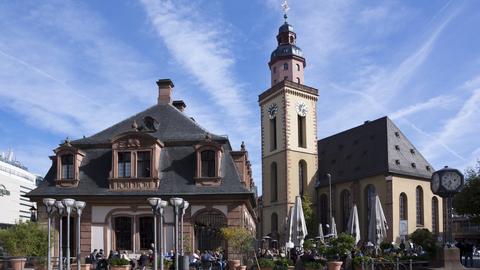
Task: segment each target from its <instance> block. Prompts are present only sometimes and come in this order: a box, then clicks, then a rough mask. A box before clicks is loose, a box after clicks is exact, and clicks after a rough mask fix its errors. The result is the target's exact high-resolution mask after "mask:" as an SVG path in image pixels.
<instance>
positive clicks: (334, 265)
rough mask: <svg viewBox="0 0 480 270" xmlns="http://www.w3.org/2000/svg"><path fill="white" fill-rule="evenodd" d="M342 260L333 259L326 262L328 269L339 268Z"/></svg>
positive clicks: (338, 269) (337, 269)
mask: <svg viewBox="0 0 480 270" xmlns="http://www.w3.org/2000/svg"><path fill="white" fill-rule="evenodd" d="M342 264H343V262H341V261H333V262H327V265H328V270H340V269H341V268H342Z"/></svg>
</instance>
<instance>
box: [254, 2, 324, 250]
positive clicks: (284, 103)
mask: <svg viewBox="0 0 480 270" xmlns="http://www.w3.org/2000/svg"><path fill="white" fill-rule="evenodd" d="M284 8H285V7H284ZM285 11H286V9H285ZM284 17H285V23H284V24H283V25H281V26H280V28H279V30H278V35H277V43H278V46H277V48H276V49H275V50H274V51H273V52H272V54H271V57H270V62H269V63H268V66H269V67H270V74H271V87H270V88H269V89H267V90H266V91H264V92H263V93H262V94H260V96H259V99H258V102H259V105H260V109H261V132H262V189H263V192H262V193H263V208H262V214H261V216H262V222H261V224H262V228H261V232H262V234H263V235H269V236H270V237H271V238H272V239H275V240H278V241H279V242H280V243H283V242H285V234H284V232H285V231H284V226H286V217H287V216H288V212H289V209H290V207H292V206H293V205H294V204H295V197H296V196H298V195H300V196H309V197H310V199H311V200H312V202H314V201H315V198H314V191H315V187H314V185H315V182H316V181H315V180H316V173H317V168H318V158H317V125H316V123H317V108H316V106H317V98H318V90H317V89H315V88H312V87H309V86H306V85H305V81H304V69H305V66H306V61H305V58H304V57H303V54H302V50H301V49H300V48H299V47H297V45H296V43H297V35H296V34H295V32H294V31H293V27H292V25H290V24H288V22H287V15H286V13H285V16H284Z"/></svg>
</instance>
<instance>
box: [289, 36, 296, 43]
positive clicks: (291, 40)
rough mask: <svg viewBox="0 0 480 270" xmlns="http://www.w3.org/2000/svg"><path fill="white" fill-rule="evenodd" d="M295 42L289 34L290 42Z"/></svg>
mask: <svg viewBox="0 0 480 270" xmlns="http://www.w3.org/2000/svg"><path fill="white" fill-rule="evenodd" d="M294 42H295V39H294V38H293V36H290V43H291V44H293V43H294Z"/></svg>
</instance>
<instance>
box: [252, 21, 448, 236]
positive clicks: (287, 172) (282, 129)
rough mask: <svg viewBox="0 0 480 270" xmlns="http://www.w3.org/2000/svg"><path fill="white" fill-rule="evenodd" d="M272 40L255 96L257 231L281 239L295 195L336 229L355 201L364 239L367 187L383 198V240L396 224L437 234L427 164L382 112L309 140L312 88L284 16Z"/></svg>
mask: <svg viewBox="0 0 480 270" xmlns="http://www.w3.org/2000/svg"><path fill="white" fill-rule="evenodd" d="M285 18H286V16H285ZM277 43H278V45H277V48H276V49H275V50H274V51H273V52H272V54H271V57H270V62H269V63H268V66H269V68H270V74H271V87H270V88H269V89H267V90H266V91H264V92H263V93H261V94H260V95H259V99H258V102H259V105H260V111H261V116H260V117H261V141H262V190H263V195H262V197H261V200H260V203H261V210H260V211H259V212H260V219H261V226H260V228H259V230H260V231H259V235H261V236H269V237H270V238H271V239H273V240H277V241H279V242H280V243H284V242H285V239H286V237H287V235H286V233H287V232H286V229H285V228H286V225H287V223H286V222H287V219H286V217H287V216H288V214H287V213H288V212H289V209H290V208H291V207H292V206H293V205H294V202H295V197H296V196H302V197H305V196H308V197H309V198H310V199H311V201H312V202H313V207H314V208H315V213H316V217H317V222H318V223H322V224H323V225H326V224H327V223H330V221H329V220H330V218H329V217H330V215H332V216H333V217H334V218H335V220H336V224H337V231H338V232H342V231H344V230H345V228H346V222H347V220H348V215H349V214H350V210H351V208H352V206H353V204H356V205H357V207H358V209H359V219H360V223H361V234H362V239H367V231H368V230H367V224H368V219H369V218H368V217H369V215H368V214H369V213H370V207H371V205H370V200H369V199H370V198H371V197H372V196H373V195H374V194H378V195H379V197H380V200H381V203H382V205H383V209H384V212H385V215H386V218H387V223H388V226H389V230H388V240H389V241H397V242H398V241H400V227H402V235H405V234H410V233H412V232H413V231H415V229H417V228H427V229H429V230H430V231H433V232H434V233H439V232H440V231H441V228H440V224H442V222H443V221H442V213H443V211H442V207H443V205H442V199H441V198H440V197H438V196H436V195H433V193H432V192H431V190H430V177H431V175H432V173H433V171H434V169H433V168H432V166H431V165H430V164H429V163H428V162H427V161H426V160H425V158H424V157H423V156H422V155H421V154H420V152H419V151H418V150H417V149H416V148H415V147H414V146H413V144H412V143H411V142H410V141H409V140H408V139H407V138H406V137H405V136H404V134H403V133H402V132H401V131H400V130H399V129H398V127H397V126H395V124H394V123H393V122H392V121H391V120H390V119H389V118H388V117H383V118H380V119H377V120H375V121H371V122H369V121H367V122H365V124H363V125H361V126H359V127H355V128H352V129H350V130H347V131H344V132H341V133H338V134H335V135H332V136H330V137H328V138H325V139H322V140H318V141H317V99H318V90H317V89H315V88H313V87H310V86H307V85H306V84H305V80H304V69H305V68H306V59H305V57H304V56H303V54H302V50H301V49H300V48H299V47H298V46H297V35H296V34H295V32H294V31H293V27H292V25H290V24H289V23H288V22H287V21H286V19H285V23H284V24H283V25H281V26H280V28H279V31H278V35H277ZM323 117H328V116H326V115H325V116H323ZM319 128H322V127H319ZM327 174H330V175H331V184H332V194H331V197H332V198H331V200H330V198H329V196H330V190H329V183H328V180H327V178H326V177H325V176H326V175H327ZM330 201H331V203H332V213H329V209H330V206H329V202H330ZM427 217H428V218H427ZM430 217H431V218H430ZM325 231H326V232H328V230H327V229H326V228H325ZM317 233H318V232H316V231H315V232H309V236H311V237H315V236H316V235H317Z"/></svg>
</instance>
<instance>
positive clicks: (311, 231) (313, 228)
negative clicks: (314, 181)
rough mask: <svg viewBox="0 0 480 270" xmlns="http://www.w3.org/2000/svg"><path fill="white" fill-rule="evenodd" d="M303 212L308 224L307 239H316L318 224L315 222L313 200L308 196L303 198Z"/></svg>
mask: <svg viewBox="0 0 480 270" xmlns="http://www.w3.org/2000/svg"><path fill="white" fill-rule="evenodd" d="M302 210H303V216H304V217H305V223H306V224H307V231H308V234H307V237H315V236H316V234H317V222H316V221H315V213H314V211H313V207H312V200H311V199H310V197H309V196H308V195H303V197H302Z"/></svg>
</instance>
